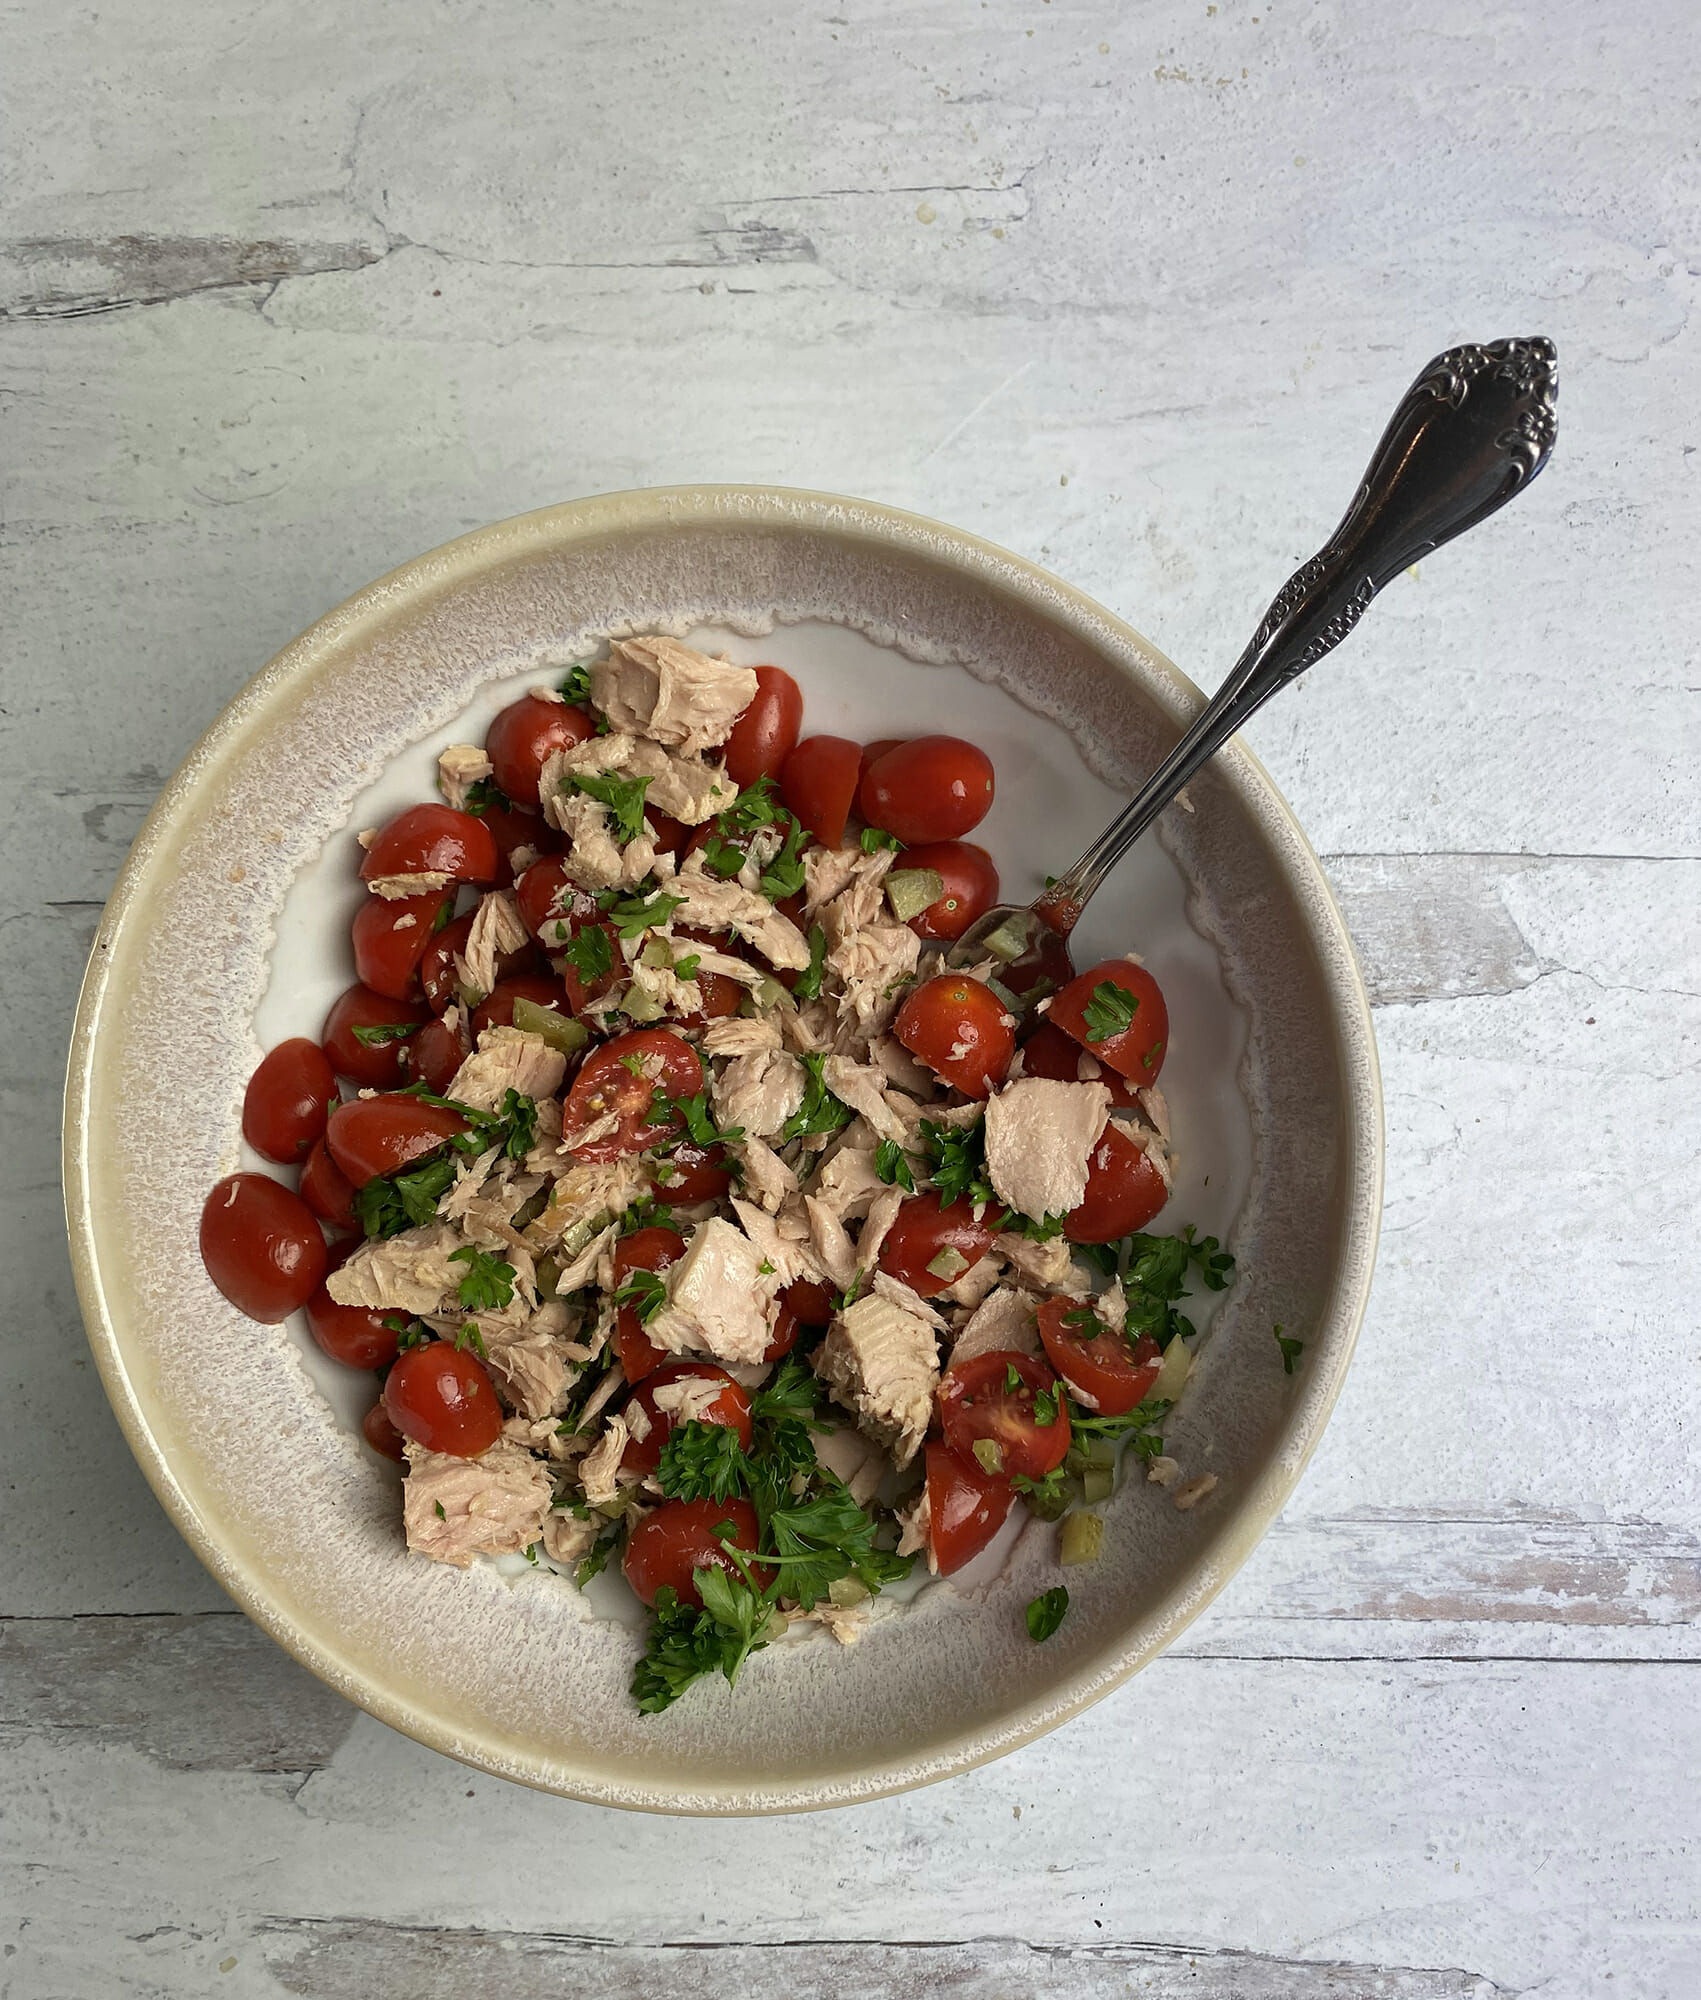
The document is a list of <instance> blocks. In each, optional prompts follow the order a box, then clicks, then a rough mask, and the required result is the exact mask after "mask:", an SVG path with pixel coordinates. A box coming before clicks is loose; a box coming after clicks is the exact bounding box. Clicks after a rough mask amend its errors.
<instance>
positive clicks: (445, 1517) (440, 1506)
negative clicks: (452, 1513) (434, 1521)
mask: <svg viewBox="0 0 1701 2000" xmlns="http://www.w3.org/2000/svg"><path fill="white" fill-rule="evenodd" d="M431 1504H432V1505H433V1506H434V1507H435V1508H436V1509H437V1518H438V1520H439V1521H446V1520H448V1518H449V1517H448V1515H447V1514H445V1513H444V1511H443V1503H442V1501H441V1500H434V1501H433V1502H432V1503H431Z"/></svg>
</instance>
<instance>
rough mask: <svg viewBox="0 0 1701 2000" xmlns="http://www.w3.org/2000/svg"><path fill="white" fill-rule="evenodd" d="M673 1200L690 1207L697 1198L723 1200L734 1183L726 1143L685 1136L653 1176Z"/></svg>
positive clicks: (659, 1163)
mask: <svg viewBox="0 0 1701 2000" xmlns="http://www.w3.org/2000/svg"><path fill="white" fill-rule="evenodd" d="M651 1178H652V1179H653V1180H654V1181H655V1184H656V1186H657V1188H658V1189H660V1191H661V1192H662V1193H663V1194H665V1195H666V1196H667V1198H668V1200H669V1201H670V1202H677V1203H678V1205H679V1206H680V1207H681V1208H689V1207H690V1206H691V1204H692V1203H693V1202H698V1201H719V1200H720V1198H721V1196H722V1195H724V1194H725V1193H727V1191H728V1190H729V1189H730V1188H731V1186H732V1168H731V1167H730V1166H729V1165H728V1163H727V1156H726V1149H725V1148H724V1147H722V1146H699V1145H698V1144H697V1142H696V1141H695V1140H694V1139H682V1140H681V1141H680V1142H679V1144H678V1145H677V1146H675V1147H674V1148H673V1150H672V1152H670V1153H669V1154H668V1155H667V1157H666V1158H665V1159H662V1160H658V1161H657V1162H656V1166H655V1172H654V1173H653V1175H652V1176H651Z"/></svg>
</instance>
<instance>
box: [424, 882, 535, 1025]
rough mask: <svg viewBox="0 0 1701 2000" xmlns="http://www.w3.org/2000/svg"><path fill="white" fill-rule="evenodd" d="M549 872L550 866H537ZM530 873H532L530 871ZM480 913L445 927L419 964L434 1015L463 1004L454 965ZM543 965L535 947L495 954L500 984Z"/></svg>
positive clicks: (529, 946) (461, 954) (465, 915)
mask: <svg viewBox="0 0 1701 2000" xmlns="http://www.w3.org/2000/svg"><path fill="white" fill-rule="evenodd" d="M535 865H536V866H537V867H539V868H547V867H548V866H549V863H548V862H546V861H540V862H538V863H536V864H535ZM527 872H528V873H530V870H528V871H527ZM477 915H478V912H477V910H468V911H466V912H465V914H464V915H462V916H458V917H456V918H455V920H454V922H453V923H449V924H445V925H444V927H443V929H442V930H440V931H439V932H438V933H437V935H436V936H435V937H434V938H433V939H432V940H431V942H430V944H428V945H427V946H426V948H425V956H424V957H423V958H422V959H421V960H420V962H419V980H420V984H421V985H422V986H423V987H424V989H425V998H426V1002H427V1004H428V1005H429V1007H430V1008H431V1011H432V1012H433V1013H434V1014H444V1013H447V1012H448V1010H449V1009H450V1008H451V1007H454V1006H456V1005H458V1004H459V1003H460V1000H461V975H460V971H459V969H458V968H457V966H456V964H455V959H456V957H457V956H465V953H466V949H467V939H468V937H469V936H470V935H471V934H472V926H473V918H474V917H476V916H477ZM542 969H543V961H542V959H541V958H540V957H539V956H538V953H537V949H536V947H535V946H534V945H530V944H523V945H521V946H520V948H519V949H518V950H517V951H502V952H498V953H497V954H496V977H497V979H498V980H503V979H510V978H513V977H514V976H515V975H516V974H519V973H529V972H540V971H541V970H542Z"/></svg>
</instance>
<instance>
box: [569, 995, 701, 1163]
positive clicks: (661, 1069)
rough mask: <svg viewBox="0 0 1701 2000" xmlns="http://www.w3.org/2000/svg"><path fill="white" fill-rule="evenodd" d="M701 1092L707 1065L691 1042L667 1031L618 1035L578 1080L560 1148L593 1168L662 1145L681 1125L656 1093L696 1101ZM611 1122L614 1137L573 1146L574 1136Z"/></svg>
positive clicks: (596, 1054)
mask: <svg viewBox="0 0 1701 2000" xmlns="http://www.w3.org/2000/svg"><path fill="white" fill-rule="evenodd" d="M702 1088H703V1065H702V1063H701V1061H700V1060H699V1059H698V1055H697V1051H696V1050H695V1049H694V1048H693V1047H692V1046H691V1044H690V1043H689V1042H683V1041H681V1040H680V1038H679V1037H678V1036H677V1035H675V1034H671V1033H669V1031H668V1030H667V1029H666V1028H634V1029H632V1030H631V1032H630V1033H628V1034H624V1035H616V1036H615V1038H614V1040H613V1041H612V1042H604V1043H603V1045H602V1047H601V1048H600V1049H593V1050H592V1051H591V1053H590V1055H589V1056H588V1057H587V1058H586V1060H585V1064H584V1067H583V1068H582V1069H581V1070H580V1071H579V1074H578V1075H577V1076H576V1077H574V1079H573V1088H572V1089H571V1090H570V1091H569V1092H568V1093H567V1106H566V1110H565V1112H564V1114H563V1116H562V1126H563V1131H562V1143H563V1144H564V1145H566V1146H567V1147H568V1148H569V1149H570V1150H571V1151H572V1152H574V1153H575V1154H577V1155H578V1157H579V1158H580V1159H581V1160H589V1161H592V1162H593V1163H595V1162H601V1161H605V1160H618V1159H620V1158H621V1157H622V1156H623V1155H624V1154H626V1153H637V1152H641V1151H642V1150H643V1148H644V1147H646V1146H656V1145H661V1144H663V1143H665V1142H666V1141H667V1140H668V1139H670V1138H671V1137H672V1136H673V1135H674V1133H676V1132H677V1131H678V1130H679V1120H678V1118H677V1117H676V1116H675V1115H674V1114H673V1113H672V1112H670V1111H668V1110H666V1109H665V1107H663V1106H662V1105H659V1104H657V1102H656V1097H655V1093H656V1092H657V1091H658V1090H660V1092H661V1093H662V1096H663V1097H664V1098H670V1097H695V1096H696V1095H697V1093H698V1092H699V1091H700V1090H701V1089H702ZM608 1117H613V1118H615V1119H617V1120H618V1121H619V1122H618V1124H617V1125H616V1126H615V1129H614V1130H613V1131H612V1132H609V1133H605V1134H604V1135H603V1136H602V1137H600V1138H597V1139H591V1140H586V1141H583V1142H578V1141H576V1140H575V1138H574V1134H575V1133H577V1132H586V1131H590V1130H592V1129H593V1128H594V1127H595V1126H596V1125H597V1124H598V1123H599V1122H600V1121H601V1120H602V1119H604V1118H608Z"/></svg>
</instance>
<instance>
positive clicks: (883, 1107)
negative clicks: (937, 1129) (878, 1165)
mask: <svg viewBox="0 0 1701 2000" xmlns="http://www.w3.org/2000/svg"><path fill="white" fill-rule="evenodd" d="M821 1080H822V1082H823V1083H825V1084H826V1086H827V1088H828V1089H829V1090H830V1091H831V1092H832V1093H833V1095H834V1096H835V1097H836V1098H838V1099H839V1100H840V1101H841V1102H842V1103H845V1104H848V1105H849V1106H850V1108H851V1109H852V1110H853V1111H856V1112H859V1113H860V1114H861V1115H862V1116H863V1117H864V1118H866V1119H867V1120H868V1123H869V1127H870V1129H871V1130H872V1131H873V1133H874V1135H875V1137H876V1138H879V1139H898V1140H901V1139H902V1138H903V1137H904V1121H903V1120H902V1119H901V1118H900V1117H899V1116H898V1115H897V1113H896V1112H895V1111H894V1110H893V1109H892V1107H891V1105H890V1104H888V1103H887V1101H886V1092H885V1089H884V1087H883V1085H884V1081H885V1079H884V1076H883V1073H882V1072H881V1071H880V1070H878V1069H875V1068H874V1067H873V1066H872V1064H869V1063H857V1062H852V1061H851V1060H850V1059H849V1058H848V1057H846V1056H829V1057H828V1058H827V1060H826V1062H825V1063H824V1064H823V1065H822V1067H821Z"/></svg>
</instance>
